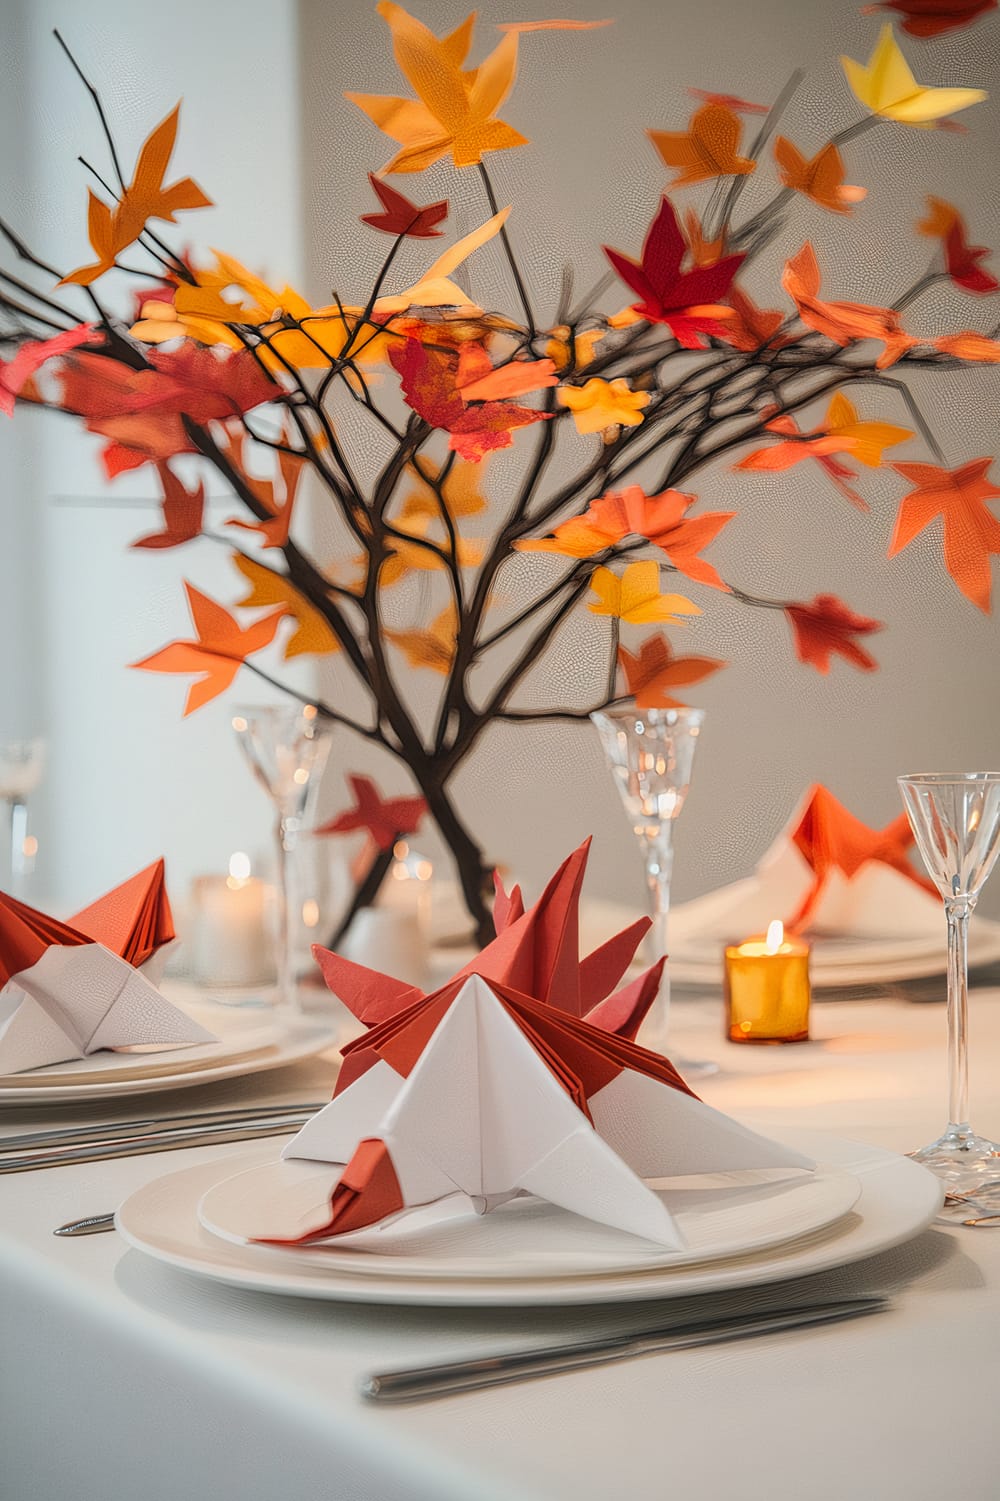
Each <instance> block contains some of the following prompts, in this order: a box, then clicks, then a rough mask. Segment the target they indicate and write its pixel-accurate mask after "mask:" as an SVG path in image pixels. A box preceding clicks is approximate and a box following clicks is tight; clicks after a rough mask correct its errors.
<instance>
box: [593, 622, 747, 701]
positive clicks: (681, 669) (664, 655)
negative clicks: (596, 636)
mask: <svg viewBox="0 0 1000 1501" xmlns="http://www.w3.org/2000/svg"><path fill="white" fill-rule="evenodd" d="M618 662H619V665H620V666H621V669H622V671H623V672H624V674H625V681H626V683H627V684H628V691H629V693H630V694H631V695H632V697H633V698H634V699H635V702H636V705H637V707H638V708H640V709H672V708H676V707H679V706H681V705H680V700H679V699H677V698H674V697H673V695H672V692H671V691H670V690H672V689H674V688H687V687H689V686H690V685H691V684H693V683H700V682H701V681H702V680H703V679H704V678H707V677H710V676H711V674H712V673H713V672H718V671H719V669H720V668H721V667H725V666H726V663H725V662H720V661H719V660H718V659H717V658H716V657H677V656H674V653H673V649H672V648H671V646H670V643H669V641H668V640H667V638H666V636H664V635H662V634H658V635H656V636H647V638H646V640H645V641H643V642H642V643H641V645H640V647H639V650H638V652H635V653H633V652H630V651H628V650H627V649H626V648H625V647H624V646H620V647H619V648H618Z"/></svg>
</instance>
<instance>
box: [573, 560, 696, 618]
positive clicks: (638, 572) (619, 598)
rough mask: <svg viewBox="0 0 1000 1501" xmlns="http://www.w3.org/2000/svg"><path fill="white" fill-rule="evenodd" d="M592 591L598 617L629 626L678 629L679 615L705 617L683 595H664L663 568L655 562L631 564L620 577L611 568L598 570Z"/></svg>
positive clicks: (592, 608)
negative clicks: (659, 623)
mask: <svg viewBox="0 0 1000 1501" xmlns="http://www.w3.org/2000/svg"><path fill="white" fill-rule="evenodd" d="M590 587H591V589H592V590H593V591H594V593H595V594H596V595H597V599H596V601H591V603H590V605H589V609H590V610H591V611H592V613H593V614H594V615H612V616H616V617H617V618H618V619H619V620H623V621H625V622H627V623H628V624H629V625H646V624H648V623H649V622H650V621H653V620H665V621H669V622H672V623H673V624H675V625H676V624H680V623H681V622H680V621H679V620H678V618H677V617H678V616H679V615H700V614H701V611H700V610H699V608H698V606H697V605H696V604H692V602H691V600H689V599H686V598H685V597H684V595H683V594H661V593H660V565H659V564H658V563H657V562H656V561H655V560H654V559H649V560H648V561H643V562H638V563H629V564H627V565H626V567H625V570H624V572H623V573H622V574H621V576H620V577H619V576H618V575H617V574H615V573H612V571H611V569H610V568H595V569H594V572H593V574H592V575H591V579H590Z"/></svg>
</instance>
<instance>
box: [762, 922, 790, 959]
mask: <svg viewBox="0 0 1000 1501" xmlns="http://www.w3.org/2000/svg"><path fill="white" fill-rule="evenodd" d="M784 941H785V925H784V923H783V922H780V921H779V920H778V918H775V920H774V922H770V923H768V925H767V937H766V939H765V940H764V947H765V949H766V950H767V952H768V953H769V954H776V953H777V952H778V950H779V949H780V948H781V945H782V944H783V943H784Z"/></svg>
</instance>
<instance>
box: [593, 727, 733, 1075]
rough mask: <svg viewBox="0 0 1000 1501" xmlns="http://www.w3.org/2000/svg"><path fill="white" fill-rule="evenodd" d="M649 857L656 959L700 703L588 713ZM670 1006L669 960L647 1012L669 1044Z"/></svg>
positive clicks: (693, 1066) (683, 1067) (663, 948)
mask: <svg viewBox="0 0 1000 1501" xmlns="http://www.w3.org/2000/svg"><path fill="white" fill-rule="evenodd" d="M590 717H591V719H592V720H593V722H594V724H595V725H596V727H597V730H598V733H599V734H600V737H601V744H602V746H603V747H604V754H605V756H606V757H607V761H608V766H609V767H610V769H611V772H612V775H613V776H614V779H615V785H616V787H617V788H618V791H619V793H620V794H621V799H622V802H623V804H624V806H625V812H626V813H627V815H628V817H629V820H630V822H631V824H632V829H633V832H634V833H635V836H636V839H637V840H638V841H639V846H640V848H641V850H642V852H643V857H644V859H645V864H646V884H647V885H648V887H649V893H650V907H651V915H652V918H653V926H652V928H651V929H650V934H649V940H648V941H649V944H650V947H651V950H652V956H653V958H654V959H658V958H659V957H660V955H661V954H666V953H669V946H668V942H667V929H668V926H669V918H670V881H671V877H672V875H673V866H674V824H675V822H676V821H677V819H678V818H679V817H680V815H681V813H682V811H683V808H684V803H685V800H686V798H687V794H688V788H689V787H690V785H691V768H692V764H693V762H694V753H695V751H696V750H697V748H698V736H699V735H700V733H701V727H702V724H703V723H704V719H705V711H704V710H703V709H687V708H682V707H677V708H672V709H640V708H637V707H636V706H635V705H634V704H633V705H626V706H625V707H623V708H615V709H599V710H597V711H595V712H594V713H593V714H591V716H590ZM669 1014H670V966H669V964H668V965H667V966H666V967H665V969H664V971H663V979H662V981H661V983H660V991H659V994H658V996H657V998H656V1000H655V1002H654V1003H653V1007H652V1010H651V1012H650V1017H649V1023H651V1025H649V1023H647V1026H648V1029H649V1031H650V1032H651V1033H652V1034H653V1037H654V1039H655V1041H656V1044H657V1045H658V1046H660V1047H661V1050H662V1048H663V1047H665V1045H666V1037H667V1027H668V1021H669ZM674 1061H675V1063H676V1064H677V1067H678V1068H679V1069H680V1071H681V1073H683V1074H708V1073H716V1072H717V1065H716V1064H714V1063H700V1062H692V1061H691V1060H689V1059H688V1060H682V1059H675V1060H674Z"/></svg>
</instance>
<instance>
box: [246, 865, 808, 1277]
mask: <svg viewBox="0 0 1000 1501" xmlns="http://www.w3.org/2000/svg"><path fill="white" fill-rule="evenodd" d="M586 855H587V846H586V845H585V846H583V847H582V849H580V850H578V851H576V853H575V854H574V855H572V856H571V857H570V859H569V860H567V861H566V862H565V864H564V865H563V866H562V867H561V868H560V870H559V871H558V872H557V873H556V875H555V876H554V877H553V878H552V880H551V881H550V882H549V885H548V886H547V887H546V889H545V891H544V892H543V893H542V896H541V897H540V898H539V900H538V902H537V903H536V904H535V906H534V907H532V908H529V909H528V910H527V911H524V910H523V908H522V905H521V902H520V897H519V895H518V894H516V893H511V896H510V897H508V896H507V895H506V894H505V893H503V892H502V891H501V892H500V893H499V897H500V900H499V903H498V909H497V913H496V921H497V927H498V929H499V936H498V937H497V939H496V940H495V941H494V942H493V943H492V944H489V945H488V946H487V947H486V948H485V949H484V950H483V952H482V953H481V954H480V955H479V956H478V957H477V958H476V959H474V960H472V961H471V962H470V963H469V964H468V965H466V966H465V968H464V969H463V970H462V971H461V972H460V973H459V974H458V975H456V976H455V977H454V978H453V979H452V980H451V981H449V982H448V984H447V985H445V986H443V987H442V988H441V989H440V990H437V991H435V992H434V993H433V994H431V995H423V994H422V993H421V992H420V991H419V990H415V989H413V988H410V987H405V986H401V985H400V983H399V982H398V981H392V980H390V979H388V977H386V976H379V975H377V974H375V973H374V972H372V971H369V970H362V969H361V968H360V967H359V966H355V965H351V966H345V965H344V964H343V963H342V962H341V961H338V960H337V957H336V956H335V955H331V954H328V953H327V952H326V951H325V950H322V951H318V954H317V957H318V958H319V959H320V962H321V965H322V967H323V970H324V974H325V975H326V977H327V981H328V983H330V984H331V985H336V986H337V988H338V991H339V993H341V994H343V995H345V996H346V995H348V994H350V993H351V992H353V995H352V998H351V1005H352V1009H354V1011H355V1013H356V1014H357V1015H359V1016H360V1017H361V1019H362V1020H363V1021H365V1022H366V1023H367V1024H368V1025H369V1030H368V1031H367V1032H366V1033H365V1034H363V1035H362V1036H361V1037H359V1038H357V1039H355V1041H354V1042H351V1043H349V1044H348V1045H347V1047H345V1048H344V1049H343V1053H344V1062H343V1066H342V1068H341V1072H340V1076H339V1078H338V1080H337V1087H336V1091H335V1093H334V1097H333V1099H332V1101H331V1102H330V1104H329V1105H327V1106H326V1107H325V1108H324V1109H323V1110H321V1111H320V1112H319V1113H318V1114H317V1115H315V1116H314V1117H313V1118H312V1119H311V1120H310V1121H308V1122H307V1124H306V1125H305V1126H304V1127H303V1128H302V1130H301V1131H300V1132H299V1134H298V1135H297V1136H296V1137H295V1138H294V1139H293V1140H292V1141H291V1142H290V1143H289V1145H288V1146H287V1147H286V1149H285V1151H284V1153H283V1155H284V1156H286V1157H301V1158H306V1159H309V1160H313V1161H319V1162H334V1163H345V1164H346V1166H345V1167H344V1170H343V1172H342V1174H341V1176H340V1179H339V1181H338V1183H337V1185H336V1187H335V1188H334V1190H333V1194H332V1197H331V1200H330V1206H329V1214H328V1216H327V1217H326V1218H325V1219H324V1220H323V1222H322V1223H320V1224H318V1225H316V1226H314V1227H312V1228H311V1229H309V1230H308V1231H307V1232H306V1234H305V1235H303V1236H300V1237H297V1238H296V1239H295V1240H294V1241H278V1240H275V1241H274V1242H273V1243H275V1244H292V1245H309V1244H314V1243H316V1242H317V1241H326V1240H329V1239H333V1238H336V1237H337V1236H340V1235H343V1234H346V1233H348V1232H350V1231H352V1230H359V1229H362V1228H364V1227H365V1226H368V1225H373V1224H377V1223H379V1222H381V1221H382V1220H385V1219H387V1218H389V1217H390V1216H394V1215H397V1214H400V1213H401V1212H403V1211H404V1210H406V1209H411V1208H416V1207H418V1206H419V1205H423V1204H428V1203H433V1202H435V1201H436V1200H439V1199H442V1198H446V1197H448V1196H449V1195H451V1194H455V1193H464V1194H466V1195H467V1196H468V1197H469V1199H470V1200H471V1201H472V1203H473V1205H474V1206H475V1208H476V1209H477V1210H478V1211H479V1212H481V1213H485V1212H486V1211H488V1210H491V1209H494V1208H496V1207H497V1206H498V1205H501V1204H503V1203H505V1202H506V1201H507V1200H508V1199H511V1198H513V1197H514V1196H515V1195H516V1194H518V1193H532V1194H537V1195H538V1196H539V1197H541V1198H544V1199H547V1200H548V1201H549V1202H550V1203H553V1204H558V1205H560V1206H561V1207H563V1208H564V1209H567V1210H570V1211H572V1212H573V1213H575V1214H580V1215H583V1216H585V1217H586V1218H588V1219H592V1220H596V1221H598V1222H599V1223H601V1224H605V1225H611V1226H613V1227H615V1228H617V1229H620V1230H624V1231H626V1232H629V1233H631V1234H633V1235H638V1236H642V1237H643V1238H644V1239H646V1240H650V1241H653V1242H655V1243H657V1244H658V1245H663V1246H667V1247H670V1248H672V1249H681V1248H682V1247H683V1239H682V1237H681V1235H680V1232H679V1231H678V1229H677V1226H676V1225H675V1223H674V1221H673V1220H672V1218H671V1216H670V1214H669V1212H668V1210H667V1209H666V1207H665V1205H664V1204H663V1202H662V1200H661V1199H660V1198H659V1197H658V1196H657V1194H656V1193H654V1192H653V1190H652V1189H651V1188H650V1187H649V1186H648V1185H647V1183H645V1182H644V1181H643V1180H644V1179H647V1178H668V1177H677V1176H681V1175H697V1174H703V1173H718V1172H734V1171H738V1170H741V1169H761V1168H781V1169H788V1170H810V1169H812V1168H813V1167H814V1164H813V1163H812V1162H811V1161H810V1160H809V1159H808V1158H806V1157H803V1156H802V1155H801V1154H800V1153H798V1152H794V1151H791V1150H789V1149H788V1148H786V1147H783V1146H780V1145H779V1144H778V1143H777V1142H773V1141H769V1140H767V1139H766V1138H765V1137H762V1136H758V1135H756V1134H755V1133H754V1132H752V1131H747V1130H746V1129H744V1127H742V1126H740V1125H738V1124H737V1123H736V1122H735V1121H733V1120H730V1119H729V1117H728V1116H725V1115H721V1114H720V1113H719V1112H718V1111H717V1110H713V1109H711V1108H710V1107H709V1106H708V1105H705V1104H703V1103H702V1101H700V1100H699V1099H698V1098H697V1097H696V1096H695V1095H694V1094H693V1093H692V1091H691V1090H690V1089H689V1088H688V1086H687V1085H686V1084H685V1083H684V1081H683V1079H682V1078H681V1077H680V1075H679V1074H678V1072H677V1070H676V1069H675V1068H674V1067H673V1065H672V1064H671V1063H670V1062H669V1061H668V1060H667V1059H666V1058H663V1057H661V1056H660V1055H659V1054H658V1053H653V1052H650V1051H649V1050H648V1049H646V1048H642V1047H639V1046H638V1045H637V1044H636V1043H634V1042H631V1041H630V1040H629V1038H628V1036H627V1035H623V1032H627V1031H630V1030H631V1028H632V1026H633V1025H634V1026H637V1025H638V1021H639V1020H641V1017H642V1015H644V1014H645V1010H646V1008H647V1007H648V1004H649V1000H650V999H651V997H652V996H654V995H655V994H656V988H657V983H658V981H659V976H660V970H661V968H662V963H663V961H662V959H661V960H660V961H659V962H658V963H657V964H656V965H654V966H653V967H652V969H651V970H650V971H648V973H647V975H645V976H643V977H642V978H641V981H640V982H638V986H637V982H633V984H632V985H630V986H627V987H626V989H625V990H624V991H619V992H617V993H616V994H615V995H613V996H607V991H608V990H609V989H610V987H611V985H612V983H613V982H614V979H615V978H617V976H618V974H619V973H620V971H621V969H623V968H624V966H625V965H626V964H627V962H628V957H629V954H630V953H631V952H632V950H633V949H634V947H635V945H636V943H637V942H638V938H639V936H640V934H641V931H642V926H644V924H643V925H640V926H639V929H638V931H631V930H630V931H628V932H627V934H623V935H618V937H617V938H615V939H612V940H610V941H609V943H608V944H606V945H604V946H603V947H602V948H601V949H599V950H597V951H596V953H595V954H593V955H590V956H588V957H587V958H586V959H584V960H582V961H581V959H580V956H579V950H578V947H577V903H578V899H579V892H580V883H581V881H582V877H583V866H584V864H585V861H586ZM515 974H516V975H517V976H518V979H517V981H516V982H515V981H514V980H513V978H512V976H513V975H515ZM515 983H516V984H517V985H518V986H519V987H522V988H515ZM529 989H530V994H529V993H526V992H527V991H528V990H529ZM606 996H607V998H606V999H604V997H606ZM595 1003H596V1004H595ZM584 1011H586V1013H587V1016H586V1017H585V1016H584V1015H581V1012H584ZM637 1018H638V1019H637ZM609 1022H610V1023H611V1024H612V1025H611V1026H610V1027H609V1025H608V1023H609Z"/></svg>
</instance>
